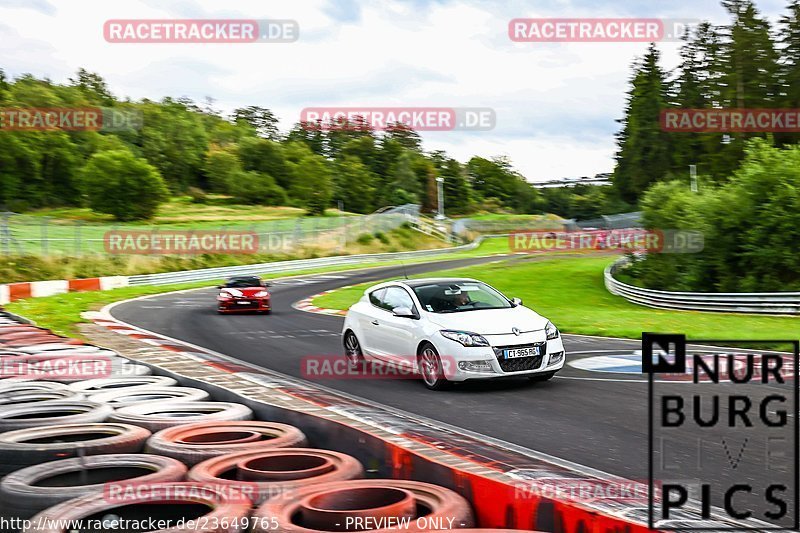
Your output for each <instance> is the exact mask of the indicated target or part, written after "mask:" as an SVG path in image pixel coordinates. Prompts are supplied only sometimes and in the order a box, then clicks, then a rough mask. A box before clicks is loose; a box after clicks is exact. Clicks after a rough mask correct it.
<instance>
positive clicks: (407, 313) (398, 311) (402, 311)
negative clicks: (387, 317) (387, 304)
mask: <svg viewBox="0 0 800 533" xmlns="http://www.w3.org/2000/svg"><path fill="white" fill-rule="evenodd" d="M392 314H393V315H394V316H397V317H400V318H419V317H418V316H417V313H415V312H414V311H412V310H411V309H409V308H408V307H395V308H394V311H392Z"/></svg>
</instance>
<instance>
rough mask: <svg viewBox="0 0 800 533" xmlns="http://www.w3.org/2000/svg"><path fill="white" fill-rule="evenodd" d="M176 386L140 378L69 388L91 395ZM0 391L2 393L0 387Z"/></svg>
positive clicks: (166, 380)
mask: <svg viewBox="0 0 800 533" xmlns="http://www.w3.org/2000/svg"><path fill="white" fill-rule="evenodd" d="M177 384H178V381H177V380H175V379H172V378H169V377H167V376H141V377H118V378H97V379H87V380H84V381H78V382H75V383H72V384H70V385H69V388H70V389H72V390H74V391H78V392H82V393H84V394H92V393H95V392H97V393H100V392H108V391H113V390H120V389H126V390H131V389H136V388H137V387H171V386H173V385H177ZM65 386H66V385H65ZM0 391H2V386H1V385H0Z"/></svg>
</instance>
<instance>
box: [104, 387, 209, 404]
mask: <svg viewBox="0 0 800 533" xmlns="http://www.w3.org/2000/svg"><path fill="white" fill-rule="evenodd" d="M210 399H211V396H210V395H209V394H208V393H207V392H206V391H204V390H203V389H196V388H194V387H141V388H135V389H121V390H112V391H106V392H100V393H98V394H93V395H91V396H89V401H90V402H97V403H108V404H111V405H112V406H113V407H114V408H115V409H117V408H120V407H125V406H126V405H135V404H138V403H143V402H154V401H157V402H204V401H208V400H210Z"/></svg>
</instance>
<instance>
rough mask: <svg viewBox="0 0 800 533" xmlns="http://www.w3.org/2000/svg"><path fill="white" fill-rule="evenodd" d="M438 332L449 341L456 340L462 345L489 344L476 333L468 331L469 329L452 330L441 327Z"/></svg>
mask: <svg viewBox="0 0 800 533" xmlns="http://www.w3.org/2000/svg"><path fill="white" fill-rule="evenodd" d="M439 333H441V334H442V335H443V336H444V337H447V338H448V339H450V340H451V341H456V342H457V343H459V344H461V345H463V346H489V341H487V340H486V339H484V338H483V337H481V336H480V335H478V334H477V333H470V332H469V331H453V330H450V329H443V330H441V331H440V332H439Z"/></svg>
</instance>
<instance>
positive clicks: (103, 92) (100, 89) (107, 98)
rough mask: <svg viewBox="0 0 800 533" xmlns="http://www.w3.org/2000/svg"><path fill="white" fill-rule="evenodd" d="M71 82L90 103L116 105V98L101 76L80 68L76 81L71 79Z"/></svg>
mask: <svg viewBox="0 0 800 533" xmlns="http://www.w3.org/2000/svg"><path fill="white" fill-rule="evenodd" d="M69 81H70V82H72V85H73V86H74V87H77V89H78V90H79V91H80V92H81V94H82V95H83V96H84V97H86V99H87V100H88V101H89V102H90V103H92V104H96V105H102V106H112V105H114V96H113V95H112V94H111V91H110V90H109V89H108V84H107V83H106V81H105V80H104V79H103V78H102V76H100V75H99V74H95V73H94V72H89V71H87V70H86V69H83V68H80V69H78V72H77V75H76V77H75V79H71V78H70V80H69Z"/></svg>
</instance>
